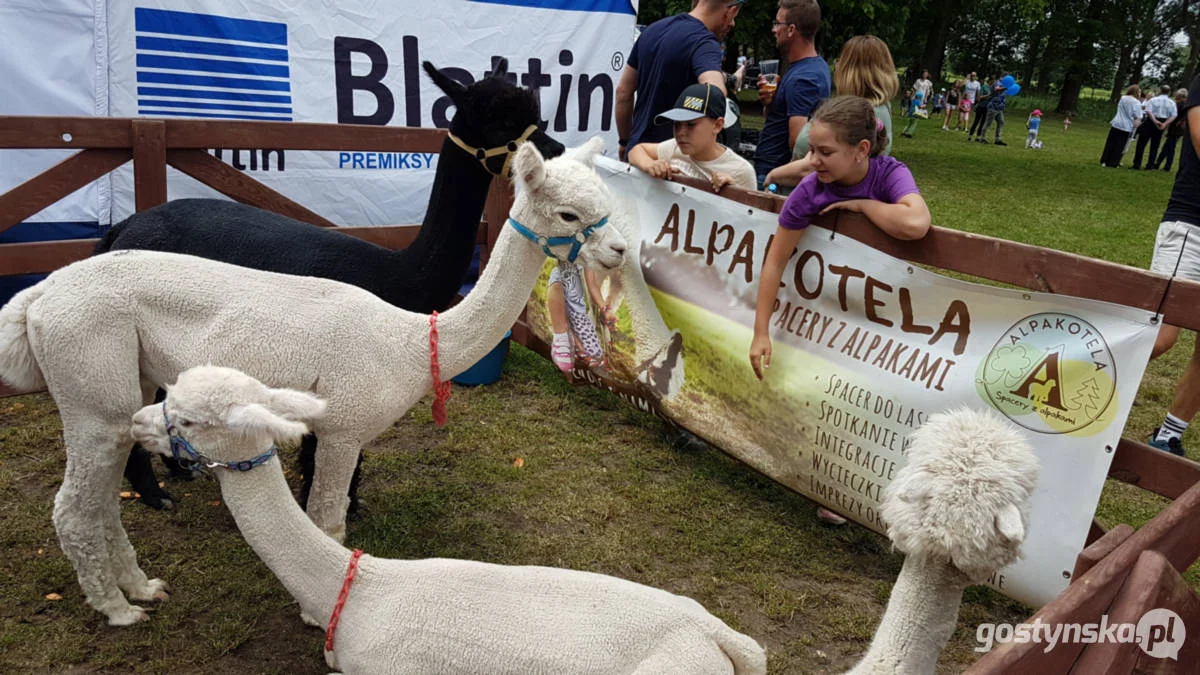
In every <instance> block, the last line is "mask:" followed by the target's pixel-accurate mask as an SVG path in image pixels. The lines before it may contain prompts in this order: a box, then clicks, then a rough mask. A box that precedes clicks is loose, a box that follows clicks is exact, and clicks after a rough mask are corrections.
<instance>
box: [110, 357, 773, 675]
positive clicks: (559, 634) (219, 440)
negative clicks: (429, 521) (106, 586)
mask: <svg viewBox="0 0 1200 675" xmlns="http://www.w3.org/2000/svg"><path fill="white" fill-rule="evenodd" d="M324 407H325V404H324V403H323V402H322V401H321V400H320V399H318V398H317V397H315V396H313V395H311V394H309V393H307V392H301V391H292V390H287V389H270V388H268V387H266V386H265V385H263V384H262V383H260V382H259V381H258V380H255V379H254V378H251V377H249V376H247V375H245V374H243V373H241V372H240V371H237V370H232V369H229V368H218V367H213V366H200V367H196V368H191V369H189V370H187V371H185V372H183V373H182V374H181V375H180V376H179V381H178V382H177V383H176V384H175V385H174V386H171V387H169V388H168V392H167V399H166V401H165V402H164V403H163V404H162V405H157V404H154V405H148V406H146V407H145V408H142V409H141V410H140V411H138V413H137V414H136V415H134V417H133V430H132V434H133V437H134V438H135V439H136V440H137V441H138V442H140V443H141V444H142V445H143V446H144V447H146V448H147V449H149V450H151V451H154V452H160V453H164V454H170V453H171V446H172V443H174V444H176V445H179V444H180V443H181V441H182V442H186V443H187V445H188V446H190V448H191V449H192V450H193V451H194V452H196V453H198V455H200V456H202V457H203V460H202V461H204V463H205V464H206V465H207V466H209V467H210V468H212V470H213V472H214V473H215V474H216V476H217V480H218V481H220V483H221V496H222V497H224V500H225V503H226V504H227V505H228V506H229V510H230V511H231V512H232V513H233V517H234V519H235V520H236V521H237V524H238V527H239V528H240V529H241V531H242V534H243V535H244V536H245V537H246V541H247V542H248V543H249V544H250V546H251V547H253V548H254V550H255V552H257V553H258V555H259V557H261V558H262V559H263V562H265V563H266V564H267V566H268V567H270V568H271V571H272V572H274V573H275V575H276V576H277V577H279V579H280V581H282V582H283V584H284V586H286V587H287V589H288V591H289V592H291V594H292V596H293V597H295V598H296V600H297V602H299V603H300V607H301V608H302V609H303V611H304V613H305V614H307V615H308V616H311V617H313V618H315V619H316V620H317V621H319V622H320V623H321V625H327V624H328V623H329V619H330V616H331V615H332V614H333V612H334V607H335V603H336V602H337V600H338V596H339V591H340V589H341V586H342V581H343V578H344V577H345V576H346V570H347V566H348V564H349V562H350V559H351V552H350V551H349V550H347V549H346V548H344V547H342V546H340V545H339V544H338V543H337V542H335V541H334V540H332V539H330V538H329V537H327V536H325V534H324V533H322V532H321V531H320V530H319V529H317V527H316V526H315V525H313V524H312V521H310V520H309V519H308V518H307V517H305V515H304V513H303V512H302V511H301V510H300V507H299V506H297V504H296V501H295V500H294V499H292V494H291V492H290V490H289V489H288V485H287V482H286V481H285V480H284V477H283V470H282V468H281V467H280V464H279V459H278V457H276V456H275V454H274V452H273V451H274V445H273V443H274V442H275V441H277V440H286V439H294V438H299V437H300V435H301V434H303V433H305V432H306V431H307V429H306V427H305V425H304V424H303V423H301V422H299V421H298V420H304V419H314V418H316V417H318V416H319V415H321V414H322V412H323V411H324ZM172 437H173V438H172ZM186 452H187V451H183V453H181V454H186ZM325 658H326V660H327V661H328V663H329V666H330V667H331V668H339V669H341V670H343V671H345V672H347V673H422V674H423V673H488V674H493V673H513V674H514V675H515V674H521V675H524V674H526V673H597V674H600V673H604V674H608V673H646V674H647V675H650V674H653V675H662V674H664V673H687V674H689V675H699V674H703V673H765V672H766V654H765V652H764V651H763V649H762V648H761V647H760V646H759V645H758V643H756V642H755V641H754V640H752V639H751V638H749V637H747V636H745V635H742V634H741V633H738V632H736V631H734V630H732V629H730V628H729V627H728V626H726V625H725V624H724V623H722V622H721V620H720V619H718V618H716V617H715V616H713V615H711V614H709V613H708V612H707V611H705V610H704V608H703V607H701V606H700V604H699V603H697V602H695V601H694V600H691V599H689V598H685V597H682V596H678V595H673V594H671V593H668V592H666V591H663V590H659V589H656V588H650V587H649V586H643V585H641V584H636V583H633V582H631V581H626V580H624V579H617V578H615V577H609V576H605V575H602V574H592V573H590V572H578V571H574V570H564V569H556V568H551V567H513V566H506V565H492V564H487V563H480V562H473V561H469V560H444V559H432V560H412V561H409V560H388V559H383V558H375V557H372V556H362V557H361V558H360V559H359V561H358V568H357V574H356V575H355V577H354V581H353V583H352V585H351V587H350V592H349V595H348V596H347V597H346V601H345V604H344V606H343V609H342V612H341V614H340V618H339V621H338V623H337V626H336V631H335V632H334V636H333V650H332V651H331V652H330V651H327V652H326V653H325Z"/></svg>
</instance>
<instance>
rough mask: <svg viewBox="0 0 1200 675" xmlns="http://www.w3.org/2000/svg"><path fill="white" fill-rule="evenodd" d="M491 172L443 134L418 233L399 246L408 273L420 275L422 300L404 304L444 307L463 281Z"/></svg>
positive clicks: (424, 308)
mask: <svg viewBox="0 0 1200 675" xmlns="http://www.w3.org/2000/svg"><path fill="white" fill-rule="evenodd" d="M491 182H492V174H490V173H488V172H487V171H486V170H484V168H483V166H482V165H481V164H480V163H479V161H478V160H476V159H475V158H473V157H470V156H468V155H467V153H466V152H464V151H463V150H462V149H461V148H459V147H458V146H456V145H454V143H453V142H451V141H450V139H449V138H448V137H447V138H446V140H445V141H443V142H442V151H441V154H440V155H439V156H438V166H437V173H435V174H434V178H433V191H432V192H431V193H430V197H429V207H428V209H427V210H426V211H425V220H424V222H423V223H422V224H421V230H420V232H419V233H418V234H417V238H416V239H415V240H414V241H413V243H412V244H411V245H409V247H408V248H407V249H405V250H403V251H398V252H397V256H398V257H399V258H400V259H401V260H402V261H403V262H402V263H398V264H403V265H404V266H405V268H407V270H408V271H409V272H410V273H411V278H414V279H422V280H423V281H422V286H423V287H424V288H425V289H426V290H425V291H424V293H423V296H424V297H423V298H422V301H421V302H418V303H416V305H415V306H412V307H408V309H411V310H412V311H415V312H421V313H429V312H432V311H434V310H441V309H445V308H446V306H448V305H449V304H450V301H451V300H453V299H454V295H455V294H456V293H457V292H458V289H459V287H460V286H462V281H463V275H464V274H465V273H466V271H467V267H468V266H469V265H470V263H471V256H472V255H473V254H474V253H475V239H476V233H477V232H478V231H479V222H480V220H481V218H482V215H483V206H484V203H485V202H486V201H487V193H488V186H489V185H491Z"/></svg>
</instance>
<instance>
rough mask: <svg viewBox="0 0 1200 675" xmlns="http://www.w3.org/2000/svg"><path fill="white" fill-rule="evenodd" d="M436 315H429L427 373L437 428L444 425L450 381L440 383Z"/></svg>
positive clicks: (435, 313) (440, 371)
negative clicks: (430, 376)
mask: <svg viewBox="0 0 1200 675" xmlns="http://www.w3.org/2000/svg"><path fill="white" fill-rule="evenodd" d="M437 318H438V313H437V312H434V313H433V314H430V315H429V372H430V373H431V374H432V375H433V421H434V422H435V423H437V425H438V426H439V427H441V426H445V425H446V401H449V400H450V381H449V380H447V381H445V382H442V381H441V380H442V369H441V368H440V367H438V331H437Z"/></svg>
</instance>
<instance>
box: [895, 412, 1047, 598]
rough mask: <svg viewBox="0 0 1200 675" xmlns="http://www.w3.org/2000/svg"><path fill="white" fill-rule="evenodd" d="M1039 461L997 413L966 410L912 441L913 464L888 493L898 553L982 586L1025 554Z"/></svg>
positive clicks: (938, 419) (937, 418) (928, 426)
mask: <svg viewBox="0 0 1200 675" xmlns="http://www.w3.org/2000/svg"><path fill="white" fill-rule="evenodd" d="M1037 474H1038V461H1037V457H1036V456H1035V455H1034V454H1033V450H1032V449H1031V448H1030V447H1029V445H1028V444H1027V443H1026V442H1025V440H1024V438H1022V436H1021V434H1020V433H1019V432H1018V431H1017V430H1016V429H1015V428H1014V427H1013V426H1012V425H1011V424H1009V423H1008V422H1006V421H1004V420H1003V419H1001V418H1000V416H999V415H997V414H995V413H993V412H991V411H990V410H987V411H975V410H970V409H967V408H962V409H959V410H955V411H950V412H946V413H941V414H938V415H934V416H932V417H930V418H929V420H928V421H927V422H926V423H925V424H924V425H923V426H922V427H921V428H920V429H918V430H917V431H916V432H915V433H914V434H913V436H912V444H911V446H910V447H909V450H908V463H907V464H906V465H905V466H904V467H903V468H902V469H900V471H899V472H898V473H897V475H896V478H895V480H893V481H892V483H891V485H889V486H888V488H887V490H886V491H885V493H884V500H883V518H884V520H885V521H886V522H887V523H888V536H889V537H890V538H891V539H892V543H893V544H894V545H895V547H896V548H897V549H899V550H900V551H902V552H903V553H905V554H907V555H908V556H910V557H913V556H916V557H917V558H918V559H927V560H931V561H940V562H943V563H948V564H951V565H953V566H954V567H956V568H957V569H958V570H959V571H960V572H962V573H963V574H965V575H966V576H967V577H968V578H969V579H970V580H971V581H981V580H983V579H984V578H986V577H987V576H988V575H990V574H992V573H993V572H995V571H996V570H998V569H1000V568H1002V567H1004V566H1005V565H1009V564H1011V563H1013V562H1015V561H1016V560H1017V559H1018V558H1019V557H1020V549H1021V544H1022V542H1024V540H1025V533H1026V531H1027V530H1028V529H1029V501H1030V496H1031V495H1032V493H1033V488H1034V485H1035V484H1036V483H1037Z"/></svg>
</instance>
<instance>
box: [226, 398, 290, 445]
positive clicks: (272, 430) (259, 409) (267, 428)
mask: <svg viewBox="0 0 1200 675" xmlns="http://www.w3.org/2000/svg"><path fill="white" fill-rule="evenodd" d="M225 426H227V427H229V428H230V429H237V430H240V431H262V432H266V433H267V434H269V435H270V436H271V438H273V439H275V440H277V441H294V440H296V439H297V438H300V437H301V436H303V435H304V434H306V433H308V425H306V424H305V423H303V422H294V421H292V420H286V419H284V418H282V417H280V416H279V415H276V414H275V413H274V412H272V411H271V410H270V409H269V408H267V407H266V406H264V405H260V404H258V403H239V404H237V405H234V406H231V407H230V408H229V412H228V413H226V415H225Z"/></svg>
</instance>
